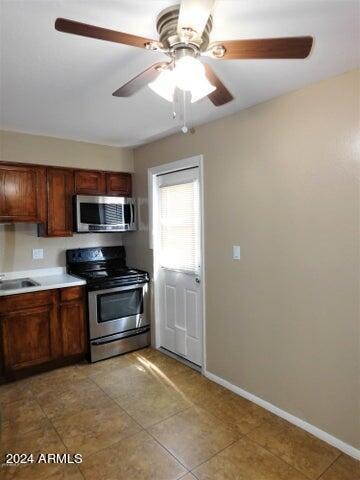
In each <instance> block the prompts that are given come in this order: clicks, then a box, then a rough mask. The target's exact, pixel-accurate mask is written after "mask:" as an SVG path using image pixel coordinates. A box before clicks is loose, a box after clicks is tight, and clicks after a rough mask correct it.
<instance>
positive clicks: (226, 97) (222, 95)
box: [204, 63, 234, 107]
mask: <svg viewBox="0 0 360 480" xmlns="http://www.w3.org/2000/svg"><path fill="white" fill-rule="evenodd" d="M204 67H205V73H206V76H207V78H208V80H209V82H210V83H211V84H212V85H214V86H215V87H216V90H214V91H213V92H211V93H210V94H209V95H208V98H209V100H211V101H212V103H213V104H214V105H215V107H220V106H221V105H225V103H228V102H231V100H233V99H234V97H233V96H232V95H231V93H230V92H229V90H228V89H227V88H226V87H225V85H224V84H223V83H222V81H221V80H220V78H219V77H218V76H217V75H216V73H215V72H214V70H213V69H212V68H211V67H210V65H208V64H207V63H204Z"/></svg>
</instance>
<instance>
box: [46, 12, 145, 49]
mask: <svg viewBox="0 0 360 480" xmlns="http://www.w3.org/2000/svg"><path fill="white" fill-rule="evenodd" d="M55 28H56V30H58V31H59V32H65V33H73V34H74V35H81V36H83V37H90V38H97V39H98V40H106V41H108V42H115V43H122V44H125V45H132V46H133V47H140V48H145V46H146V44H147V43H149V42H153V41H154V40H151V39H150V38H144V37H138V36H137V35H131V34H130V33H123V32H118V31H116V30H109V29H108V28H102V27H96V26H94V25H88V24H87V23H81V22H76V21H75V20H67V19H66V18H57V19H56V22H55Z"/></svg>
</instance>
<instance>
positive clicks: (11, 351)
mask: <svg viewBox="0 0 360 480" xmlns="http://www.w3.org/2000/svg"><path fill="white" fill-rule="evenodd" d="M1 325H2V338H3V354H4V366H5V370H20V369H22V368H26V367H31V366H33V365H39V364H41V363H46V362H49V361H51V360H54V359H55V358H58V357H59V356H60V355H61V337H60V335H59V327H58V322H57V313H56V306H55V305H43V306H41V307H35V308H29V309H28V310H21V311H18V312H16V313H8V314H6V315H5V316H4V317H2V318H1Z"/></svg>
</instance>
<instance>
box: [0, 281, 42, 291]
mask: <svg viewBox="0 0 360 480" xmlns="http://www.w3.org/2000/svg"><path fill="white" fill-rule="evenodd" d="M36 285H40V283H38V282H35V280H32V279H31V278H17V279H15V280H3V281H0V290H16V289H18V288H28V287H35V286H36Z"/></svg>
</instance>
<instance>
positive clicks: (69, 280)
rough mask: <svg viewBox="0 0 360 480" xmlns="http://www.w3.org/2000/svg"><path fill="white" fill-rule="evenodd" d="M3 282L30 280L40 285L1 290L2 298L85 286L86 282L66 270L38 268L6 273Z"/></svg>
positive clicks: (61, 268) (0, 295)
mask: <svg viewBox="0 0 360 480" xmlns="http://www.w3.org/2000/svg"><path fill="white" fill-rule="evenodd" d="M2 275H5V277H4V278H2V280H17V279H21V278H30V279H32V280H35V282H37V283H38V284H39V285H35V286H34V287H26V288H17V289H13V290H0V297H3V296H6V295H17V294H19V293H29V292H37V291H39V290H52V289H54V288H66V287H74V286H76V285H85V284H86V281H85V280H82V279H80V278H77V277H74V276H73V275H69V274H68V273H66V270H65V268H63V267H56V268H38V269H35V270H25V271H21V272H5V273H2Z"/></svg>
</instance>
